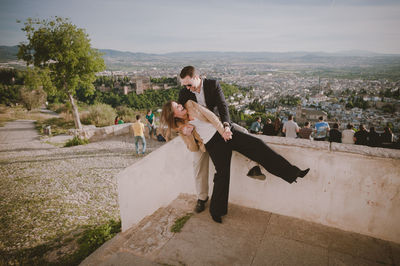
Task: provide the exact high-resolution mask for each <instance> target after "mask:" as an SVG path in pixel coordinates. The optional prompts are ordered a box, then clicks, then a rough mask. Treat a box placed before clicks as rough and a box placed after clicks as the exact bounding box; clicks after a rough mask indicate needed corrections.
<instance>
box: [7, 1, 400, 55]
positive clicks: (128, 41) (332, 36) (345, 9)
mask: <svg viewBox="0 0 400 266" xmlns="http://www.w3.org/2000/svg"><path fill="white" fill-rule="evenodd" d="M0 3H1V9H0V10H1V11H0V35H1V36H2V38H1V42H0V45H8V46H10V45H16V44H19V43H20V42H21V41H25V40H26V38H25V35H24V32H22V31H21V27H22V25H21V24H18V23H16V21H17V20H21V21H25V20H26V19H27V18H28V17H32V18H41V19H47V18H51V17H52V16H61V17H68V18H70V19H71V22H72V23H73V24H75V25H77V26H78V27H80V28H84V29H85V30H86V32H87V33H88V34H89V38H90V39H91V40H92V45H93V46H94V47H96V48H99V49H113V50H120V51H130V52H144V53H169V52H181V51H239V52H249V51H267V52H292V51H305V52H318V51H323V52H340V51H349V50H364V51H371V52H378V53H387V54H400V32H399V31H398V29H399V28H400V17H399V16H398V14H399V13H400V2H397V1H394V0H386V1H373V0H366V1H358V0H351V1H317V0H314V1H312V0H301V1H292V0H285V1H279V3H275V1H249V2H246V3H242V2H240V1H236V0H234V1H218V2H217V3H212V2H211V1H203V2H201V4H195V3H191V2H188V1H186V2H185V1H170V2H167V3H165V2H163V1H160V0H157V1H146V2H145V3H141V2H136V1H135V2H129V1H124V0H119V1H113V2H107V1H104V0H100V1H94V0H86V1H75V0H74V1H70V2H68V3H67V2H64V1H50V0H41V1H32V2H31V1H26V0H20V1H19V0H17V1H10V0H0Z"/></svg>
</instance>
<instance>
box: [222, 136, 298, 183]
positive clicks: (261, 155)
mask: <svg viewBox="0 0 400 266" xmlns="http://www.w3.org/2000/svg"><path fill="white" fill-rule="evenodd" d="M232 131H233V137H232V139H231V140H230V141H229V142H228V143H229V145H231V147H232V150H234V151H237V152H239V153H241V154H243V155H244V156H246V157H247V158H249V159H251V160H253V161H255V162H257V163H259V164H261V165H262V166H263V167H264V168H265V170H267V171H268V172H270V173H271V174H273V175H276V176H278V177H280V178H282V179H284V180H285V181H286V182H289V183H292V182H293V181H295V180H296V178H297V177H298V176H299V175H300V172H301V171H300V169H299V168H298V167H296V166H294V165H292V164H291V163H289V162H288V161H287V160H286V159H285V158H283V157H282V156H281V155H279V154H278V153H276V152H275V151H273V150H272V149H271V148H270V147H268V145H267V144H265V142H264V141H262V140H261V139H259V138H256V137H254V136H252V135H249V134H246V133H242V132H240V131H235V130H234V129H233V130H232Z"/></svg>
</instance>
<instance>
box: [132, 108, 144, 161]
mask: <svg viewBox="0 0 400 266" xmlns="http://www.w3.org/2000/svg"><path fill="white" fill-rule="evenodd" d="M131 127H132V129H133V134H134V136H135V146H136V154H144V153H145V152H146V139H145V138H144V124H143V123H142V122H141V121H140V115H136V122H135V123H133V124H132V126H131ZM139 141H141V142H142V152H141V153H140V152H139Z"/></svg>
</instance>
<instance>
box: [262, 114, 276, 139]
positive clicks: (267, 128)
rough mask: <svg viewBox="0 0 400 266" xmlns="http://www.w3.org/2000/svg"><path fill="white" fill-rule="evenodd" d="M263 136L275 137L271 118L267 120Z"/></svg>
mask: <svg viewBox="0 0 400 266" xmlns="http://www.w3.org/2000/svg"><path fill="white" fill-rule="evenodd" d="M263 135H267V136H275V131H274V125H273V124H272V121H271V119H269V118H267V121H266V123H265V125H264V128H263Z"/></svg>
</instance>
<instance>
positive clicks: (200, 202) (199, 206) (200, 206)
mask: <svg viewBox="0 0 400 266" xmlns="http://www.w3.org/2000/svg"><path fill="white" fill-rule="evenodd" d="M207 201H208V197H207V198H206V199H205V200H201V199H198V200H197V204H196V207H195V208H194V211H195V212H197V213H200V212H202V211H204V209H205V208H206V202H207Z"/></svg>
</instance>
